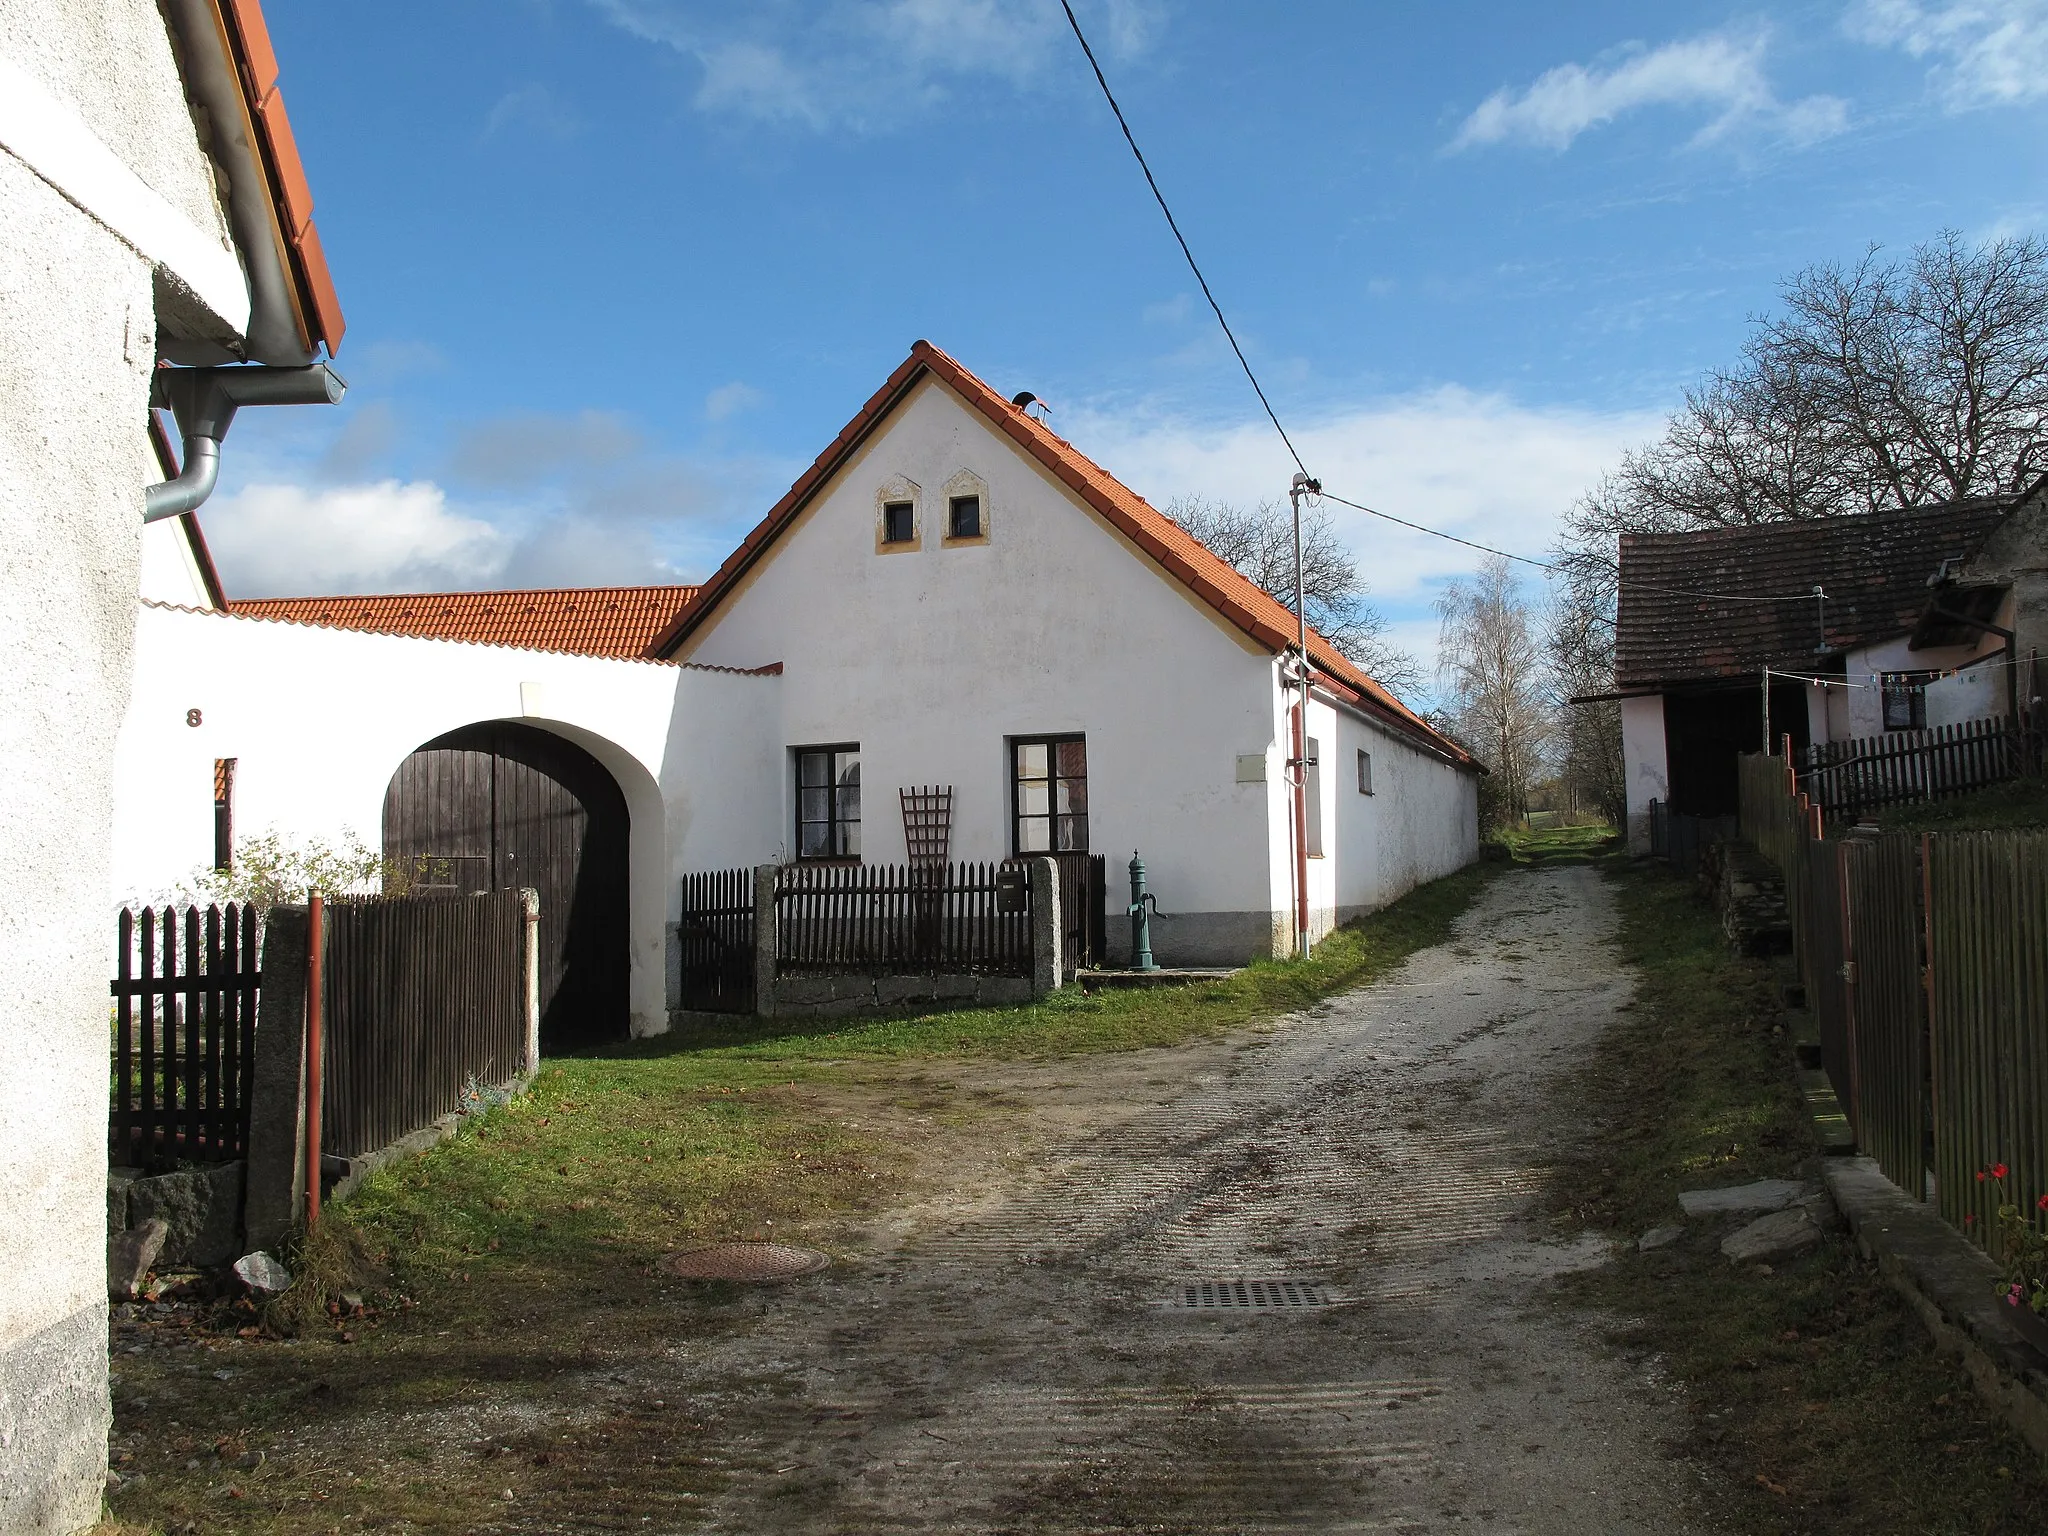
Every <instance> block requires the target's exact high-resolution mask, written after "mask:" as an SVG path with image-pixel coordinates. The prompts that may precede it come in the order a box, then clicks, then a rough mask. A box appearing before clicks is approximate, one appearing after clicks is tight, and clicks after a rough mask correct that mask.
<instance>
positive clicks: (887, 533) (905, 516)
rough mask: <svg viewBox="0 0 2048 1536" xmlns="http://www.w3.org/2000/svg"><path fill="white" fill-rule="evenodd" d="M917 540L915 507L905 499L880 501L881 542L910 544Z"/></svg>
mask: <svg viewBox="0 0 2048 1536" xmlns="http://www.w3.org/2000/svg"><path fill="white" fill-rule="evenodd" d="M916 541H917V508H916V507H914V506H913V505H911V503H909V502H907V501H885V502H883V503H882V542H883V543H884V544H912V543H915V542H916Z"/></svg>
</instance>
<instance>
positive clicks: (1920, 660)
mask: <svg viewBox="0 0 2048 1536" xmlns="http://www.w3.org/2000/svg"><path fill="white" fill-rule="evenodd" d="M1998 622H1999V623H2001V624H2005V625H2008V626H2009V625H2010V623H2011V620H2010V618H2009V617H2008V615H2006V614H2000V615H1999V617H1998ZM2004 649H2005V642H2004V641H2002V640H2001V639H1999V637H1998V636H1996V635H1986V636H1984V637H1983V638H1982V639H1980V640H1978V641H1976V642H1974V643H1972V644H1969V645H1940V646H1929V647H1927V648H1926V649H1924V650H1918V651H1916V650H1913V649H1912V648H1911V647H1910V646H1908V645H1907V643H1906V637H1905V636H1903V635H1901V636H1899V637H1898V638H1897V639H1894V640H1887V641H1884V642H1883V643H1881V644H1878V645H1869V646H1863V647H1861V648H1859V649H1857V650H1853V651H1851V652H1849V653H1848V655H1847V656H1845V657H1844V658H1843V665H1844V668H1845V674H1844V679H1843V680H1844V682H1845V683H1847V684H1849V685H1850V686H1848V687H1845V688H1844V689H1842V690H1841V691H1842V692H1843V693H1844V694H1845V695H1846V699H1845V702H1844V704H1843V706H1842V708H1841V711H1840V715H1839V717H1836V718H1839V720H1840V723H1841V725H1842V726H1843V727H1844V732H1845V734H1846V735H1848V736H1882V735H1883V734H1884V698H1883V695H1882V694H1881V693H1880V692H1879V690H1878V688H1877V687H1876V686H1874V680H1875V679H1876V677H1878V676H1879V675H1880V674H1882V673H1886V672H1948V671H1952V670H1953V669H1955V668H1957V667H1961V666H1965V665H1967V664H1968V663H1970V662H1972V661H1975V660H1977V659H1978V658H1980V657H1984V656H1992V655H1998V656H2002V655H2003V654H2004ZM2001 689H2002V685H2001ZM1998 700H1999V702H1998V707H1997V709H1996V710H1995V711H1994V713H1997V714H2003V713H2005V696H2004V693H2003V692H2002V691H2001V692H1999V694H1998ZM1965 718H1974V717H1965ZM1831 723H1833V720H1832V719H1831ZM1930 723H1931V722H1930ZM1832 739H1840V738H1832Z"/></svg>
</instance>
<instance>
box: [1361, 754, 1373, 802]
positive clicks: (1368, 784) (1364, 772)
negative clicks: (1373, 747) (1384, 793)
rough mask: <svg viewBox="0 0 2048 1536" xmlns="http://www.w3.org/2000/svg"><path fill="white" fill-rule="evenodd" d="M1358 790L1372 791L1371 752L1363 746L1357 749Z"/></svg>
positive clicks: (1367, 792) (1362, 793) (1365, 793)
mask: <svg viewBox="0 0 2048 1536" xmlns="http://www.w3.org/2000/svg"><path fill="white" fill-rule="evenodd" d="M1358 792H1359V793H1360V794H1361V795H1369V794H1371V793H1372V754H1371V753H1370V752H1368V751H1366V750H1365V748H1363V747H1360V748H1359V749H1358Z"/></svg>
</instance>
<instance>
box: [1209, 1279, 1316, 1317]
mask: <svg viewBox="0 0 2048 1536" xmlns="http://www.w3.org/2000/svg"><path fill="white" fill-rule="evenodd" d="M1329 1304H1330V1293H1329V1292H1328V1291H1326V1290H1324V1289H1323V1288H1322V1287H1321V1286H1320V1285H1312V1284H1310V1283H1309V1282H1307V1281H1305V1280H1203V1281H1199V1282H1197V1283H1196V1284H1193V1285H1184V1286H1182V1287H1181V1288H1180V1300H1179V1301H1178V1302H1176V1303H1175V1305H1176V1306H1181V1307H1199V1308H1204V1309H1216V1308H1224V1307H1227V1308H1230V1309H1233V1310H1235V1309H1236V1308H1238V1307H1259V1308H1274V1309H1278V1308H1287V1307H1327V1306H1328V1305H1329Z"/></svg>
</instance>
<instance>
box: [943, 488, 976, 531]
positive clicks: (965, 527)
mask: <svg viewBox="0 0 2048 1536" xmlns="http://www.w3.org/2000/svg"><path fill="white" fill-rule="evenodd" d="M946 537H947V538H949V539H978V538H980V537H981V498H980V497H979V496H955V497H953V498H952V499H951V500H950V501H949V502H948V503H947V504H946Z"/></svg>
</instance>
